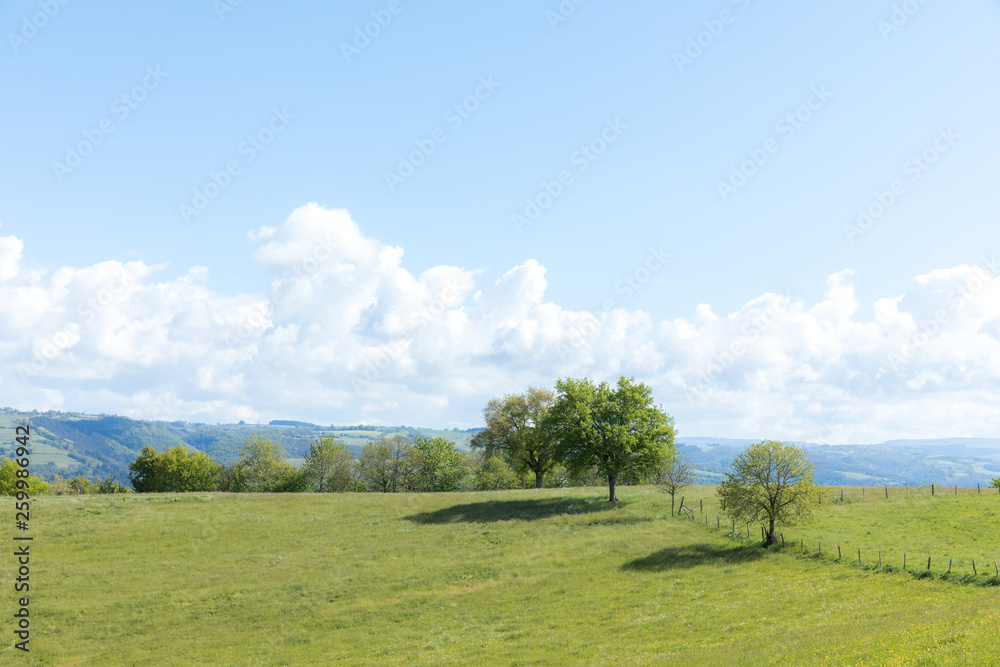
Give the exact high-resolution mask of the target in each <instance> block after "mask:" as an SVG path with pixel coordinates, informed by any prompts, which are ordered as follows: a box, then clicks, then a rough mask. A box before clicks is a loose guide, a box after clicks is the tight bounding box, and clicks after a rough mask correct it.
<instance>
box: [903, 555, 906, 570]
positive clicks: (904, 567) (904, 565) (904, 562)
mask: <svg viewBox="0 0 1000 667" xmlns="http://www.w3.org/2000/svg"><path fill="white" fill-rule="evenodd" d="M903 572H906V554H903Z"/></svg>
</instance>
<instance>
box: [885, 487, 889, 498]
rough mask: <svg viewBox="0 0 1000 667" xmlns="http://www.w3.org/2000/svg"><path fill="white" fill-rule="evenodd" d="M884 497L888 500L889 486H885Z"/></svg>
mask: <svg viewBox="0 0 1000 667" xmlns="http://www.w3.org/2000/svg"><path fill="white" fill-rule="evenodd" d="M885 499H886V500H889V487H888V486H887V487H885Z"/></svg>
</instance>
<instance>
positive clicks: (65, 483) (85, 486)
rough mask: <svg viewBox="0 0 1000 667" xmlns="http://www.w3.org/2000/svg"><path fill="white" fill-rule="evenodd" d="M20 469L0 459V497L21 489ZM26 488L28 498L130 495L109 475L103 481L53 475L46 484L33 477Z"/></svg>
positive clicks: (127, 489)
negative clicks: (18, 485)
mask: <svg viewBox="0 0 1000 667" xmlns="http://www.w3.org/2000/svg"><path fill="white" fill-rule="evenodd" d="M20 469H21V468H20V467H19V466H18V465H17V464H16V463H14V461H11V460H10V459H8V458H7V457H6V456H4V457H2V458H0V496H13V495H16V494H17V492H18V491H19V490H21V489H18V488H17V480H18V479H21V478H19V477H18V475H17V472H18V470H20ZM25 482H26V483H27V488H26V489H23V490H24V491H26V492H27V493H28V495H30V496H41V495H53V496H64V495H67V496H77V495H86V494H96V493H131V492H132V490H131V489H129V488H128V487H127V486H123V485H122V484H119V483H118V480H116V479H115V478H114V477H112V476H111V475H108V476H107V477H105V478H104V479H97V480H90V479H87V478H86V477H84V476H83V475H77V476H76V477H73V478H70V479H65V478H63V477H60V476H59V475H55V476H54V477H53V479H52V481H51V482H46V481H45V480H44V479H41V478H40V477H36V476H35V475H28V477H27V478H26V479H25Z"/></svg>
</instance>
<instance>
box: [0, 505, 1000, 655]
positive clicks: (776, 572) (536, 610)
mask: <svg viewBox="0 0 1000 667" xmlns="http://www.w3.org/2000/svg"><path fill="white" fill-rule="evenodd" d="M620 493H621V497H622V502H621V503H620V504H619V506H616V507H612V506H609V504H608V503H606V502H604V500H603V497H604V490H603V489H543V490H526V491H509V492H493V493H466V494H457V493H456V494H399V495H395V494H334V495H319V494H290V495H284V496H269V495H230V494H186V495H170V494H167V495H162V496H155V497H149V496H145V497H142V496H137V497H116V498H108V497H99V496H90V497H47V498H40V499H37V500H35V501H34V502H35V506H34V507H33V508H32V509H33V510H36V511H37V519H35V522H34V523H33V525H32V530H33V533H34V534H35V536H36V540H38V541H39V542H38V543H40V544H44V545H45V551H44V552H43V557H42V560H39V561H38V569H37V582H36V577H35V576H34V575H36V571H35V569H33V570H32V575H33V577H32V582H31V583H32V593H33V595H32V605H37V606H33V607H32V610H31V614H32V616H31V618H32V628H33V631H34V632H33V635H32V642H33V643H32V652H31V654H30V655H28V656H23V658H21V659H20V660H19V662H20V663H21V664H24V665H50V664H116V665H119V664H143V665H147V664H156V665H164V666H170V665H190V664H196V663H197V664H205V665H230V664H236V663H239V664H254V665H290V664H294V665H321V664H322V665H330V664H345V665H347V664H349V665H415V664H434V665H463V666H465V665H515V664H521V665H528V664H530V665H570V664H573V665H575V664H586V665H610V664H632V665H661V664H679V665H768V664H789V665H848V664H850V665H911V664H928V665H931V664H934V665H936V664H947V663H953V664H967V665H973V664H975V665H979V664H995V661H996V656H997V655H998V654H1000V653H998V652H1000V635H998V633H997V632H996V627H997V625H998V624H1000V601H998V597H997V590H998V588H997V587H996V585H993V584H996V583H997V580H995V578H994V577H993V571H992V563H990V567H989V575H988V576H982V575H981V576H980V577H978V580H979V581H980V583H981V585H971V584H968V583H962V582H963V581H966V580H967V579H968V576H969V575H966V574H965V572H966V571H967V570H968V567H967V565H963V566H962V574H961V575H956V576H955V577H954V578H953V579H952V580H948V579H947V576H946V575H943V574H940V572H941V568H942V567H944V564H943V563H942V564H941V565H940V566H939V567H937V568H936V569H937V572H938V573H937V574H935V576H934V577H932V578H929V579H919V578H917V577H915V576H914V575H913V574H909V573H908V574H902V573H899V572H898V571H897V572H889V571H882V572H876V571H874V570H872V569H864V568H858V567H857V566H855V565H853V564H852V561H851V559H850V558H846V559H844V561H843V562H840V563H837V562H834V561H833V560H832V559H831V558H829V557H825V558H824V559H823V560H816V559H815V558H813V557H812V556H811V555H809V554H806V555H802V556H800V555H797V553H796V550H795V549H793V548H788V549H786V550H785V551H784V552H782V551H781V550H780V549H775V550H770V551H765V550H763V549H760V548H757V547H755V546H752V545H749V544H748V543H747V542H745V541H744V540H742V539H736V540H734V539H732V538H730V537H727V536H726V535H724V534H723V533H724V532H725V531H717V530H715V529H714V527H712V528H711V529H709V528H706V527H705V526H704V525H703V524H702V523H701V522H700V521H701V516H700V515H699V516H698V519H699V520H698V521H695V522H691V521H687V520H680V519H671V518H670V516H669V502H668V501H667V499H666V496H665V495H664V494H662V493H660V492H658V491H656V490H655V489H651V488H648V487H638V488H637V487H632V488H624V489H622V490H621V492H620ZM711 493H712V489H710V488H701V489H698V488H695V489H689V490H688V497H689V499H691V500H692V501H693V499H696V498H702V497H705V498H710V497H711ZM827 495H828V496H832V495H833V493H832V490H831V491H830V492H828V493H827ZM991 503H992V505H991ZM997 503H1000V499H998V498H997V497H996V496H989V497H987V496H986V495H982V496H973V495H969V494H967V493H963V494H962V495H960V496H958V497H957V498H954V497H952V498H935V499H931V498H930V497H929V496H921V497H920V498H911V499H908V500H907V499H905V498H899V497H893V498H892V499H891V500H890V501H884V500H882V501H878V502H876V501H875V500H869V501H868V502H865V503H862V502H851V503H845V504H844V505H841V506H837V507H832V506H825V509H824V511H823V512H822V513H821V514H822V515H821V516H820V521H819V522H818V523H817V524H816V526H814V530H815V531H818V532H819V533H822V534H824V535H827V536H828V537H829V538H830V539H833V537H834V536H833V535H832V534H831V533H833V532H835V533H836V539H838V540H841V541H842V542H843V543H844V544H845V545H847V544H852V545H853V544H859V543H861V544H864V545H866V546H865V548H866V551H865V553H864V556H865V559H866V565H869V564H870V562H871V560H872V559H873V558H874V556H875V554H874V553H868V552H867V548H868V547H867V545H868V544H869V543H870V542H871V539H870V538H869V537H866V536H865V533H868V532H871V531H872V524H873V523H874V522H879V521H880V522H881V523H880V525H879V527H878V531H879V532H880V533H881V535H882V536H883V537H884V538H885V539H886V540H891V541H893V543H894V544H895V545H896V546H897V547H899V548H910V549H913V550H915V551H916V550H917V549H918V546H919V547H921V548H922V543H923V542H929V543H931V544H936V545H938V546H937V547H932V548H934V549H935V550H933V551H932V552H931V553H933V554H934V557H935V564H938V563H939V559H941V558H944V557H947V556H948V553H949V551H950V552H962V553H967V554H970V555H973V557H981V558H984V559H988V561H987V562H990V561H992V560H995V559H997V552H996V546H995V545H989V544H986V543H985V542H981V543H977V542H976V534H977V531H969V530H964V529H962V528H961V525H962V523H963V521H961V517H963V516H967V517H968V518H969V519H970V520H971V519H973V517H974V522H975V524H976V526H977V529H978V533H980V534H986V535H995V534H996V533H997V532H998V530H1000V513H998V512H996V511H995V510H996V507H997ZM706 504H707V503H706ZM942 509H945V510H946V511H947V512H948V514H949V515H950V516H952V517H954V518H955V521H949V522H941V521H939V517H940V513H941V511H942ZM991 509H992V513H990V510H991ZM876 512H888V513H887V514H886V513H882V514H877V513H876ZM32 514H33V516H34V515H35V512H33V513H32ZM892 517H895V518H897V519H898V518H899V517H905V518H906V520H907V522H908V523H907V524H898V523H885V519H887V518H892ZM893 520H895V519H893ZM965 523H968V522H965ZM913 526H919V533H918V534H914V535H908V534H907V533H908V532H909V531H910V530H911V527H913ZM12 530H13V525H12V522H4V523H3V524H2V525H0V539H2V540H6V541H8V542H9V540H10V538H11V537H12V535H11V531H12ZM785 530H786V532H788V533H790V532H794V531H789V530H788V529H785ZM861 540H868V541H867V542H863V543H862V542H861ZM918 541H919V542H920V543H921V544H917V542H918ZM824 546H825V547H827V546H828V545H827V543H824ZM945 546H947V549H945ZM894 548H896V547H894ZM807 551H808V550H807ZM987 552H988V553H987ZM893 553H895V552H893ZM919 553H921V555H922V556H924V557H925V552H924V551H919ZM912 554H913V552H911V555H912ZM896 560H898V554H897V555H894V556H893V562H895V561H896ZM34 562H35V561H34V560H33V561H32V563H33V564H34ZM913 567H914V566H912V565H911V568H913ZM920 567H921V568H922V567H923V563H921V564H920ZM956 567H957V566H956ZM233 573H239V576H238V577H234V576H233ZM13 604H14V599H13V596H11V595H5V596H3V597H2V598H0V615H3V616H4V617H6V618H11V615H12V614H13V611H14V610H13ZM35 642H37V643H35ZM19 658H20V656H19Z"/></svg>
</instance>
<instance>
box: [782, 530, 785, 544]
mask: <svg viewBox="0 0 1000 667" xmlns="http://www.w3.org/2000/svg"><path fill="white" fill-rule="evenodd" d="M781 546H785V534H784V533H781Z"/></svg>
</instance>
